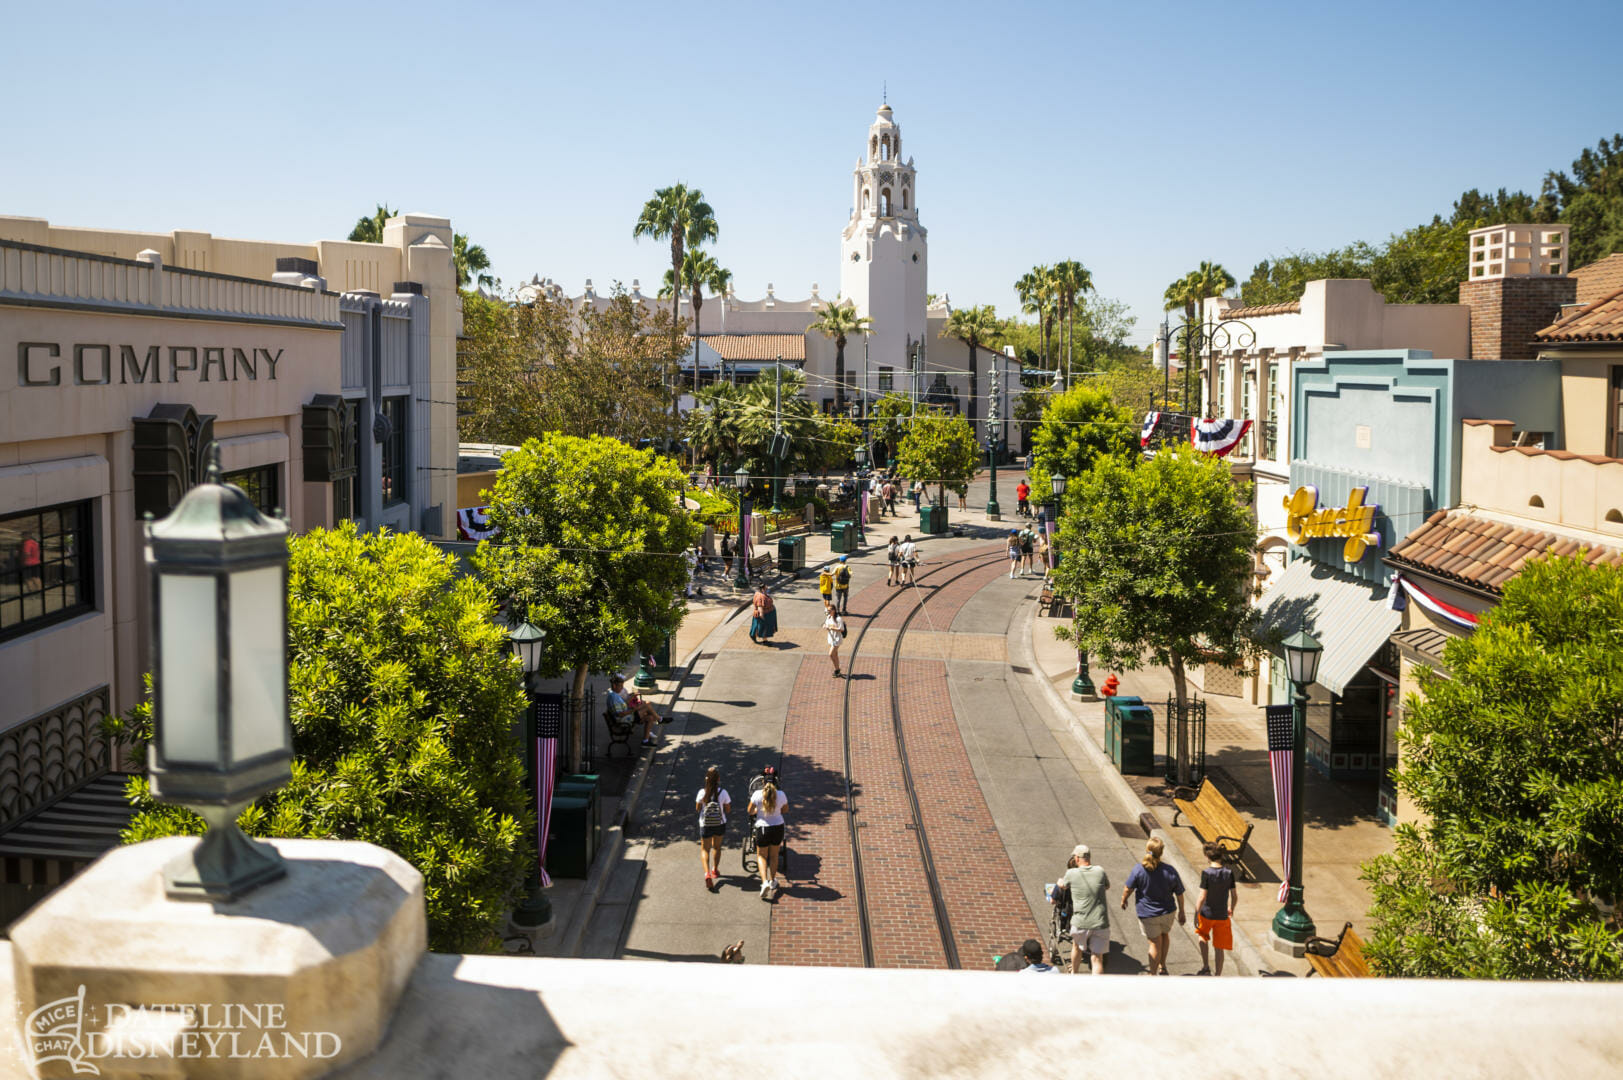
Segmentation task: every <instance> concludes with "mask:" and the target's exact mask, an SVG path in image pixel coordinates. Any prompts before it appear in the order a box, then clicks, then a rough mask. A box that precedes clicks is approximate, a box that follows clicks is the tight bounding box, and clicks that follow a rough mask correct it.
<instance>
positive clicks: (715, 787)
mask: <svg viewBox="0 0 1623 1080" xmlns="http://www.w3.org/2000/svg"><path fill="white" fill-rule="evenodd" d="M732 808H733V798H732V796H731V795H729V794H727V789H726V788H724V787H722V786H721V769H720V768H719V767H718V766H715V765H712V766H710V767H709V768H708V769H706V770H705V771H704V787H702V788H700V789H699V794H698V795H696V796H694V800H693V809H694V810H696V811H698V814H699V861H700V862H702V863H703V864H704V887H705V888H706V889H709V890H710V891H711V892H715V891H716V886H717V885H719V884H720V883H721V845H722V841H723V840H724V839H725V838H726V835H727V811H729V810H731V809H732Z"/></svg>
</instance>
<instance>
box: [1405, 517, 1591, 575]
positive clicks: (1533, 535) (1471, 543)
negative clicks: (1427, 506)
mask: <svg viewBox="0 0 1623 1080" xmlns="http://www.w3.org/2000/svg"><path fill="white" fill-rule="evenodd" d="M1585 549H1587V550H1585ZM1580 551H1583V552H1584V558H1585V559H1586V560H1587V561H1588V562H1589V563H1590V564H1591V565H1595V566H1601V565H1605V566H1623V551H1619V550H1618V549H1616V548H1612V547H1606V546H1604V545H1591V544H1588V543H1587V542H1586V541H1582V540H1578V539H1577V538H1575V537H1571V536H1563V535H1560V534H1557V533H1552V532H1545V531H1543V530H1539V529H1523V528H1518V527H1517V526H1515V525H1511V524H1508V523H1506V522H1502V521H1494V520H1493V519H1491V518H1484V517H1478V516H1477V515H1475V514H1472V513H1471V512H1470V511H1467V510H1453V511H1448V510H1440V511H1438V512H1437V513H1435V514H1433V515H1432V516H1431V517H1430V518H1428V519H1427V520H1426V524H1424V525H1422V526H1421V527H1420V528H1418V529H1416V530H1415V531H1414V532H1412V533H1410V534H1409V535H1408V536H1406V537H1404V538H1403V540H1402V541H1400V542H1399V543H1398V545H1397V546H1396V547H1394V548H1393V549H1392V553H1391V555H1389V556H1388V558H1390V559H1391V560H1392V563H1393V564H1394V565H1396V566H1398V567H1399V568H1402V567H1405V566H1410V567H1414V568H1415V569H1418V570H1426V571H1429V572H1430V573H1433V574H1436V575H1437V576H1438V577H1442V578H1448V579H1453V580H1455V581H1459V582H1462V583H1463V584H1466V585H1473V586H1475V587H1477V588H1480V589H1487V590H1489V591H1492V592H1498V591H1500V590H1501V589H1503V588H1504V584H1505V582H1507V581H1509V580H1510V579H1511V578H1513V577H1515V576H1516V575H1517V574H1518V573H1520V572H1521V569H1522V567H1523V566H1525V565H1526V564H1527V560H1528V559H1536V558H1541V557H1543V556H1545V555H1547V554H1554V555H1565V556H1570V555H1575V554H1577V553H1579V552H1580Z"/></svg>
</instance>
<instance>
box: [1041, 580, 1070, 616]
mask: <svg viewBox="0 0 1623 1080" xmlns="http://www.w3.org/2000/svg"><path fill="white" fill-rule="evenodd" d="M1070 606H1071V602H1070V601H1069V600H1067V599H1065V597H1063V596H1060V595H1059V594H1058V593H1056V592H1054V585H1053V582H1052V580H1051V579H1049V578H1047V577H1044V578H1043V591H1042V592H1041V593H1039V594H1038V595H1037V608H1038V610H1039V611H1041V612H1042V613H1043V614H1044V615H1047V616H1048V617H1049V618H1051V619H1053V618H1058V617H1059V616H1060V615H1063V614H1066V613H1067V612H1069V611H1070Z"/></svg>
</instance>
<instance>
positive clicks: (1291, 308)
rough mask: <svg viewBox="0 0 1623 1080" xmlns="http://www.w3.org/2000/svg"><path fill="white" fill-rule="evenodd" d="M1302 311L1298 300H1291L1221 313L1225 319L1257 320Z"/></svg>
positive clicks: (1238, 308) (1232, 309)
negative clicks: (1265, 316)
mask: <svg viewBox="0 0 1623 1080" xmlns="http://www.w3.org/2000/svg"><path fill="white" fill-rule="evenodd" d="M1301 310H1302V302H1301V301H1300V300H1292V301H1290V302H1289V303H1285V304H1253V305H1251V306H1250V307H1237V308H1229V309H1228V310H1227V311H1225V312H1223V318H1225V319H1257V318H1261V317H1262V316H1264V315H1295V314H1297V313H1298V312H1300V311H1301Z"/></svg>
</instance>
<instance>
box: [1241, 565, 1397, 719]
mask: <svg viewBox="0 0 1623 1080" xmlns="http://www.w3.org/2000/svg"><path fill="white" fill-rule="evenodd" d="M1387 592H1388V589H1387V587H1385V586H1380V587H1377V586H1373V585H1371V584H1370V583H1369V582H1367V581H1361V580H1359V579H1358V578H1355V577H1353V576H1352V575H1351V574H1344V573H1342V572H1341V571H1339V570H1336V569H1333V568H1332V567H1329V566H1326V565H1325V564H1323V563H1321V562H1316V561H1314V560H1312V559H1297V560H1296V561H1295V562H1293V563H1291V564H1290V566H1289V567H1287V568H1286V570H1285V573H1284V574H1283V575H1282V576H1281V577H1280V579H1279V583H1278V584H1277V585H1275V586H1273V587H1272V588H1270V589H1269V590H1268V591H1267V592H1266V593H1264V594H1263V597H1262V623H1263V627H1264V628H1265V629H1267V630H1273V631H1277V632H1278V633H1279V634H1281V635H1282V636H1283V635H1289V634H1292V633H1294V632H1295V631H1297V630H1306V631H1307V632H1308V633H1310V634H1312V635H1313V636H1314V637H1316V638H1318V639H1319V644H1320V645H1323V646H1324V654H1323V655H1322V656H1321V657H1320V659H1319V679H1318V683H1319V685H1320V686H1322V687H1324V688H1325V689H1327V690H1329V691H1330V692H1331V693H1334V694H1340V693H1344V692H1345V691H1346V689H1347V684H1348V683H1350V682H1351V681H1352V680H1353V677H1354V676H1355V675H1357V674H1358V672H1359V671H1360V670H1362V669H1363V667H1364V665H1365V664H1367V663H1369V659H1370V657H1372V656H1374V655H1375V654H1376V653H1377V652H1379V651H1380V649H1381V646H1382V645H1384V644H1386V639H1387V638H1388V637H1390V636H1391V635H1392V632H1393V631H1394V630H1396V629H1397V628H1398V627H1399V626H1400V625H1402V623H1403V615H1402V613H1401V612H1397V611H1394V610H1392V608H1390V607H1389V606H1387Z"/></svg>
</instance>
